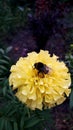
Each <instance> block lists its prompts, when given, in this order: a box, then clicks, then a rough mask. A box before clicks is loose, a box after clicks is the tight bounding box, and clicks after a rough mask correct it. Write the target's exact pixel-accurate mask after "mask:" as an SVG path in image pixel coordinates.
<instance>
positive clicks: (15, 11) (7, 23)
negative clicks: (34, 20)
mask: <svg viewBox="0 0 73 130" xmlns="http://www.w3.org/2000/svg"><path fill="white" fill-rule="evenodd" d="M28 12H30V10H29V9H28V8H27V7H23V8H22V7H21V8H20V7H19V5H17V6H15V4H14V5H13V4H12V3H11V0H6V1H4V0H0V37H1V38H2V37H3V36H5V35H6V34H7V33H8V32H9V31H10V32H12V31H13V30H14V29H15V28H17V27H25V25H26V23H27V13H28ZM0 40H1V39H0Z"/></svg>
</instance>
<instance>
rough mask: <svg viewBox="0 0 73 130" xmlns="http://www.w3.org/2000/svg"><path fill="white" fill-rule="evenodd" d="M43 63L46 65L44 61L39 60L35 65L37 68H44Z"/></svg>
mask: <svg viewBox="0 0 73 130" xmlns="http://www.w3.org/2000/svg"><path fill="white" fill-rule="evenodd" d="M43 65H44V64H43V63H42V62H37V63H35V64H34V67H35V68H36V69H39V68H42V67H43Z"/></svg>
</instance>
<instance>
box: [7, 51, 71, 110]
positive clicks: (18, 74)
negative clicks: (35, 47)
mask: <svg viewBox="0 0 73 130" xmlns="http://www.w3.org/2000/svg"><path fill="white" fill-rule="evenodd" d="M35 65H37V66H35ZM10 71H11V74H10V77H9V84H10V85H12V86H13V90H15V89H17V92H16V96H17V97H18V98H19V100H20V101H22V102H23V103H25V104H26V105H27V106H28V107H29V108H31V109H32V110H35V109H36V108H38V109H42V108H51V107H54V106H56V105H59V104H61V103H63V102H64V101H65V99H66V97H68V96H69V94H70V92H71V89H70V88H69V87H70V85H71V77H70V73H69V70H68V68H67V67H66V65H65V63H64V62H62V61H59V60H58V57H57V56H56V55H53V56H50V54H49V53H48V51H43V50H41V51H40V52H39V53H36V52H31V53H29V54H28V56H27V57H21V58H20V59H19V60H18V61H17V63H16V65H13V66H12V67H11V70H10Z"/></svg>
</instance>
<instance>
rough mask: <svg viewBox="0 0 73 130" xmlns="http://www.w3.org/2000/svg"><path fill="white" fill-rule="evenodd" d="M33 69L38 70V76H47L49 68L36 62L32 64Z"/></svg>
mask: <svg viewBox="0 0 73 130" xmlns="http://www.w3.org/2000/svg"><path fill="white" fill-rule="evenodd" d="M34 68H35V69H37V70H38V74H39V73H42V74H48V73H49V71H50V68H49V67H48V66H47V65H46V64H43V63H42V62H37V63H35V64H34Z"/></svg>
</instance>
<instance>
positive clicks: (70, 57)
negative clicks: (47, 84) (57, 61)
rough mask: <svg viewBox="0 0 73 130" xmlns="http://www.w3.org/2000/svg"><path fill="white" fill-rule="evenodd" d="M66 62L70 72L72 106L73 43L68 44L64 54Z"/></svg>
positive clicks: (72, 102)
mask: <svg viewBox="0 0 73 130" xmlns="http://www.w3.org/2000/svg"><path fill="white" fill-rule="evenodd" d="M65 60H66V63H67V65H68V67H69V70H70V73H71V80H72V84H71V94H70V108H73V44H71V45H70V48H69V52H68V54H66V56H65Z"/></svg>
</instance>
